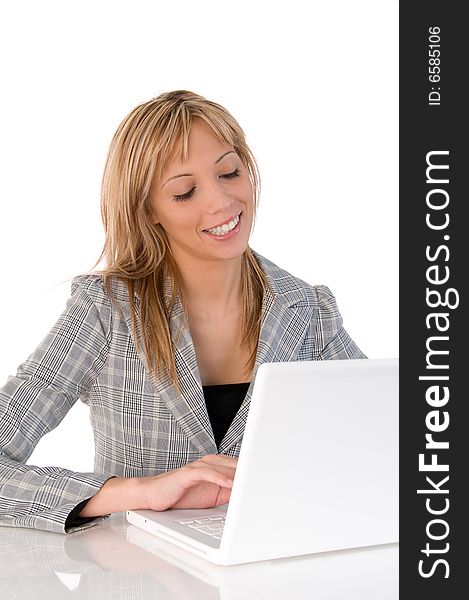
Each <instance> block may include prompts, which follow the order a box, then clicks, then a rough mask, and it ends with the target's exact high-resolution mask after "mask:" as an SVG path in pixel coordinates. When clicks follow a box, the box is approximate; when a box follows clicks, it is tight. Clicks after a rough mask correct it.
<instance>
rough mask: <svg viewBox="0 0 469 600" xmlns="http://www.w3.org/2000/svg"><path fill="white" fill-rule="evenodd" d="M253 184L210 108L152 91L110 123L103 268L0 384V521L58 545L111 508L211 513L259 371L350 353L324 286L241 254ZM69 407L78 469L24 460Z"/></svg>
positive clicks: (227, 482)
mask: <svg viewBox="0 0 469 600" xmlns="http://www.w3.org/2000/svg"><path fill="white" fill-rule="evenodd" d="M259 185H260V182H259V176H258V170H257V165H256V161H255V159H254V157H253V155H252V154H251V152H250V150H249V148H248V146H247V145H246V141H245V136H244V133H243V131H242V129H241V127H240V126H239V124H238V123H237V122H236V120H235V119H234V118H233V117H232V116H231V115H230V114H229V113H228V112H227V110H226V109H224V108H223V107H221V106H220V105H218V104H216V103H214V102H210V101H208V100H206V99H205V98H203V97H201V96H198V95H196V94H193V93H191V92H188V91H185V90H179V91H174V92H168V93H164V94H161V95H160V96H158V97H157V98H154V99H152V100H150V101H149V102H146V103H144V104H141V105H139V106H137V107H136V108H135V109H134V110H133V111H131V112H130V114H129V115H128V116H127V117H126V118H125V119H124V120H123V121H122V123H121V124H120V126H119V127H118V129H117V131H116V133H115V135H114V138H113V140H112V143H111V146H110V149H109V153H108V157H107V162H106V166H105V170H104V176H103V182H102V199H101V201H102V216H103V222H104V227H105V232H106V241H105V245H104V248H103V252H102V253H101V256H100V258H99V259H98V261H97V263H96V264H98V263H99V262H100V261H101V259H103V258H104V259H105V264H106V266H105V269H103V270H101V271H96V272H91V273H88V274H85V275H81V276H77V277H75V278H74V279H73V282H72V294H71V297H70V298H69V300H68V302H67V306H66V308H65V310H64V312H63V313H62V315H61V316H60V318H59V319H58V321H57V323H56V324H55V326H54V327H53V328H52V330H51V331H50V333H49V334H48V335H47V336H46V338H45V339H44V340H43V341H42V343H41V344H40V345H39V346H38V348H37V349H36V350H35V351H34V352H33V353H32V354H31V355H30V356H29V357H28V359H27V360H26V361H25V362H24V363H23V364H22V365H20V367H19V368H18V371H17V374H16V376H15V377H10V378H9V379H8V381H7V382H6V384H5V385H4V386H3V387H2V388H1V389H0V450H1V456H0V489H1V494H0V495H1V503H0V524H1V525H10V526H17V527H35V528H39V529H46V530H50V531H57V532H62V533H63V532H66V533H69V532H71V531H75V530H77V529H82V528H83V527H85V526H91V525H94V524H95V523H96V522H98V521H99V520H100V519H103V518H106V517H107V516H109V514H111V513H112V512H117V511H123V510H128V509H143V508H150V509H153V510H164V509H167V508H170V507H174V508H203V507H209V506H216V505H219V504H224V503H225V502H227V501H228V500H229V497H230V490H231V484H232V480H233V478H234V475H235V471H236V461H237V458H236V457H237V456H238V455H239V450H240V447H241V441H242V435H243V431H244V425H245V422H246V417H247V414H248V410H249V400H250V397H251V391H252V384H253V380H254V378H255V373H256V369H257V367H258V365H259V364H261V363H263V362H279V361H292V360H328V359H347V358H364V357H365V356H364V355H363V354H362V352H361V351H360V350H359V349H358V348H357V346H356V345H355V344H354V342H353V341H352V340H351V339H350V337H349V336H348V334H347V333H346V331H345V330H344V328H343V326H342V319H341V317H340V314H339V311H338V309H337V305H336V302H335V299H334V297H333V295H332V294H331V292H330V290H329V289H328V288H327V287H325V286H315V287H313V286H310V285H309V284H307V283H305V282H304V281H302V280H300V279H298V278H296V277H294V276H292V275H291V274H290V273H288V272H287V271H284V270H283V269H281V268H279V267H277V266H276V265H275V264H273V263H272V262H270V261H269V260H267V259H266V258H264V257H263V256H261V255H260V254H258V253H257V252H255V251H254V250H252V249H251V248H250V247H249V245H248V240H249V237H250V234H251V229H252V225H253V222H254V218H255V211H256V206H257V202H258V194H259ZM95 266H96V265H95ZM79 398H80V399H81V400H82V401H83V402H85V403H86V404H87V405H88V406H89V407H90V417H91V423H92V426H93V430H94V439H95V450H96V455H95V466H94V472H93V473H76V472H72V471H69V470H67V469H63V468H59V467H47V468H39V467H34V466H30V465H25V462H26V461H27V459H28V458H29V456H30V455H31V453H32V452H33V450H34V447H35V446H36V444H37V442H38V441H39V439H40V438H41V437H42V436H43V435H44V434H45V433H47V432H48V431H50V430H52V429H54V428H55V427H56V426H57V425H58V424H59V423H60V421H61V420H62V419H63V417H64V416H65V414H66V413H67V411H68V410H69V409H70V408H71V406H72V405H73V404H74V403H75V402H76V400H77V399H79Z"/></svg>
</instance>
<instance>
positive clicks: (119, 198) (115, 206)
mask: <svg viewBox="0 0 469 600" xmlns="http://www.w3.org/2000/svg"><path fill="white" fill-rule="evenodd" d="M195 118H199V119H202V120H203V121H205V123H207V124H208V125H209V126H210V128H211V130H212V132H213V133H214V135H215V136H216V137H217V138H218V139H219V140H220V141H221V142H222V143H226V144H228V145H231V146H232V147H233V148H234V149H235V151H236V152H237V154H238V155H239V157H240V159H241V161H242V163H243V165H244V166H245V167H246V169H247V171H248V173H249V178H250V180H251V184H252V188H253V194H254V211H253V212H254V220H255V216H256V209H257V205H258V201H259V194H260V176H259V170H258V167H257V163H256V160H255V158H254V156H253V154H252V153H251V151H250V149H249V147H248V146H247V144H246V139H245V135H244V132H243V130H242V129H241V127H240V125H239V124H238V122H237V121H236V120H235V119H234V118H233V117H232V115H231V114H230V113H229V112H228V111H227V110H226V109H225V108H223V107H222V106H220V105H219V104H216V103H215V102H211V101H209V100H207V99H205V98H203V97H202V96H199V95H198V94H195V93H193V92H190V91H187V90H176V91H172V92H166V93H163V94H160V95H159V96H157V97H156V98H153V99H152V100H150V101H148V102H144V103H143V104H140V105H138V106H137V107H135V108H134V109H133V110H132V111H131V112H130V113H129V114H128V115H127V116H126V117H125V118H124V119H123V121H122V122H121V123H120V125H119V127H118V128H117V131H116V132H115V134H114V137H113V139H112V141H111V144H110V147H109V151H108V154H107V159H106V164H105V168H104V173H103V178H102V186H101V216H102V220H103V224H104V230H105V242H104V247H103V250H102V252H101V255H100V257H99V258H98V260H97V261H96V263H95V265H94V266H96V265H97V264H98V263H100V262H101V260H103V259H104V261H105V268H104V269H103V270H101V271H99V273H101V274H102V275H103V279H104V282H105V285H106V289H107V291H108V293H109V295H110V297H111V298H112V297H113V294H112V289H111V279H112V278H113V277H115V278H117V279H119V280H121V281H123V282H125V283H126V284H127V289H128V294H129V303H130V315H131V322H132V330H133V333H134V339H135V342H136V345H137V350H138V347H139V342H138V339H139V336H138V335H137V326H138V328H139V329H140V333H141V341H142V344H143V349H144V353H145V357H146V361H147V367H148V368H149V370H150V372H151V373H152V374H153V375H154V376H155V377H156V378H158V377H159V376H160V375H161V374H162V373H163V372H165V373H166V374H167V375H169V377H170V378H171V380H172V382H173V383H174V384H175V385H176V387H177V389H178V392H179V393H180V391H181V388H180V384H179V379H178V376H177V371H176V365H175V360H174V347H175V344H176V343H177V341H174V340H172V338H171V332H170V326H169V323H170V318H171V314H172V310H173V308H174V304H175V301H176V298H177V297H179V299H180V301H181V305H182V307H183V310H184V317H185V322H184V325H185V326H187V323H188V310H187V308H188V307H187V301H186V299H185V297H184V293H183V289H182V284H181V277H180V273H179V270H178V268H177V265H176V262H175V261H174V258H173V257H172V253H171V249H170V245H169V240H168V237H167V234H166V232H165V230H164V229H163V227H162V226H161V224H159V223H158V224H153V223H152V222H151V218H150V217H151V205H150V201H151V194H150V190H151V188H152V184H153V182H154V181H155V180H159V179H160V178H161V176H162V174H163V173H164V172H165V169H166V167H167V166H168V164H169V163H170V162H171V161H172V160H173V158H174V157H175V156H176V155H177V152H178V150H179V153H180V154H179V156H180V157H181V160H182V161H185V160H187V156H188V138H189V133H190V129H191V123H192V121H193V119H195ZM168 278H169V282H170V286H171V295H170V299H169V301H168V302H167V301H166V300H165V293H164V290H165V282H167V281H168ZM265 290H269V291H270V293H271V294H272V295H274V293H273V291H272V289H271V287H270V285H269V282H268V280H267V278H266V275H265V273H264V272H263V271H262V269H261V267H260V266H259V264H258V263H257V261H256V258H255V257H254V255H253V253H252V251H251V248H250V247H249V245H248V246H247V248H246V250H245V251H244V253H243V256H242V261H241V293H242V298H243V311H242V322H243V330H242V342H241V344H242V345H244V346H245V347H246V348H248V349H249V350H250V358H249V360H248V362H247V363H246V365H245V367H247V368H248V369H249V371H252V369H253V368H254V364H255V358H256V351H257V344H258V338H259V331H260V326H261V318H262V301H263V295H264V291H265ZM134 294H137V296H138V297H139V301H140V315H139V319H138V321H139V322H138V324H137V322H136V321H137V319H136V313H135V300H134ZM181 332H182V329H180V331H179V332H178V336H177V340H178V339H179V336H180V334H181Z"/></svg>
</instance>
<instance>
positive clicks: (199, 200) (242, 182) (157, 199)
mask: <svg viewBox="0 0 469 600" xmlns="http://www.w3.org/2000/svg"><path fill="white" fill-rule="evenodd" d="M151 200H152V213H153V219H152V222H153V223H160V224H161V225H162V227H163V228H164V230H165V231H166V234H167V236H168V239H169V242H170V245H171V250H172V252H173V255H174V257H175V259H176V261H177V262H179V261H184V260H187V259H189V258H190V257H199V258H203V259H208V260H227V259H233V258H237V257H239V256H241V255H242V253H243V252H244V251H245V250H246V247H247V244H248V240H249V236H250V232H251V225H252V219H253V200H254V198H253V189H252V185H251V181H250V179H249V174H248V171H247V169H246V168H245V167H244V165H243V163H242V161H241V159H240V157H239V156H238V154H236V152H235V151H234V148H233V147H232V146H227V145H225V144H222V143H220V142H219V141H218V140H217V138H216V137H215V136H214V134H213V133H212V131H211V129H210V128H209V126H208V125H207V124H206V123H204V122H203V121H201V120H200V119H195V120H194V121H193V123H192V128H191V131H190V134H189V153H188V158H187V161H186V162H180V161H179V159H177V160H174V161H173V162H172V163H170V164H169V166H168V168H167V169H166V171H165V173H163V176H162V177H161V180H160V181H155V182H154V184H153V187H152V194H151ZM238 215H241V216H240V218H239V222H238V223H237V224H236V226H235V227H234V229H232V227H233V225H234V222H233V220H234V221H236V220H237V217H238ZM223 224H227V225H229V228H230V231H228V233H224V231H225V230H226V226H225V227H223V230H217V231H213V232H212V233H210V232H207V231H206V230H207V229H214V228H217V227H218V226H221V225H223ZM220 233H222V235H217V234H220Z"/></svg>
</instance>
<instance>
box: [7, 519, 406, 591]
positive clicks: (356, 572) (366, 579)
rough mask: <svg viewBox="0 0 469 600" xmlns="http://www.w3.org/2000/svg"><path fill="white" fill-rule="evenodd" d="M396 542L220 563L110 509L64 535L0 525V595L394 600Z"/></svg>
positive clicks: (396, 565)
mask: <svg viewBox="0 0 469 600" xmlns="http://www.w3.org/2000/svg"><path fill="white" fill-rule="evenodd" d="M398 552H399V546H398V544H387V545H383V546H374V547H367V548H359V549H354V550H346V551H340V552H325V553H321V554H309V555H307V556H300V557H294V558H286V559H277V560H270V561H263V562H257V563H247V564H243V565H235V566H229V567H222V566H218V565H213V564H212V563H209V562H207V561H205V560H204V559H202V558H199V557H196V556H193V555H192V554H190V553H189V552H187V551H185V550H182V549H179V548H177V547H175V546H173V545H172V544H170V543H168V542H165V541H164V540H160V539H158V538H156V537H155V536H153V535H151V534H149V533H147V532H145V531H141V530H140V529H138V528H136V527H135V526H133V525H130V524H127V523H126V520H125V514H124V513H116V514H113V515H112V516H111V517H110V518H109V519H107V520H105V521H103V522H100V523H98V524H97V525H95V526H94V527H91V528H88V529H84V530H83V531H78V532H76V533H72V534H68V535H65V534H63V535H62V534H58V533H48V532H46V531H36V530H33V529H22V528H21V529H20V528H10V527H0V598H1V600H13V599H15V600H29V599H30V598H31V600H32V599H34V600H41V599H42V598H47V600H55V599H57V598H60V599H62V598H70V599H72V598H73V599H84V598H93V599H95V598H96V599H97V600H107V599H108V598H109V599H111V598H112V600H120V599H124V598H125V599H133V600H137V599H138V600H140V599H141V600H143V599H145V600H146V599H149V598H152V599H153V598H154V599H158V600H173V599H174V600H176V599H177V600H185V599H188V600H189V599H190V600H261V599H266V600H267V599H268V600H277V599H278V600H303V599H304V600H306V599H308V600H316V599H317V600H320V599H324V600H326V599H327V600H339V599H340V600H343V599H345V598H346V599H347V600H355V599H356V600H367V599H370V600H371V599H372V598H373V600H374V599H375V598H379V599H380V600H397V598H398V596H399V594H398V567H399V564H398Z"/></svg>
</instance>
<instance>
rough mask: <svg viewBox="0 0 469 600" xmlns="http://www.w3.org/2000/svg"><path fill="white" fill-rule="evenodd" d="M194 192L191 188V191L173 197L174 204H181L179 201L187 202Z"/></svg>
mask: <svg viewBox="0 0 469 600" xmlns="http://www.w3.org/2000/svg"><path fill="white" fill-rule="evenodd" d="M194 190H195V187H193V188H192V189H191V190H189V191H188V192H186V193H185V194H180V195H179V196H173V198H174V200H175V201H176V202H181V200H189V198H190V197H191V196H192V194H193V192H194Z"/></svg>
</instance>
